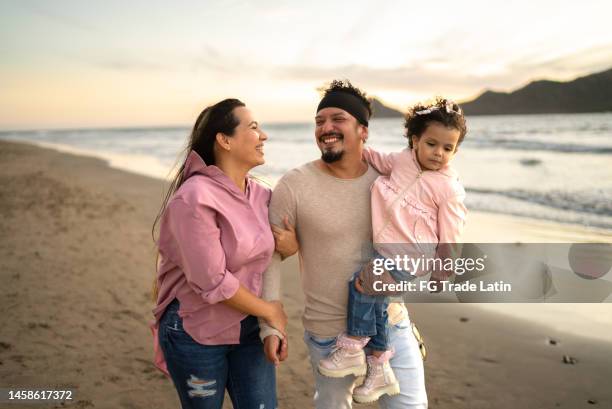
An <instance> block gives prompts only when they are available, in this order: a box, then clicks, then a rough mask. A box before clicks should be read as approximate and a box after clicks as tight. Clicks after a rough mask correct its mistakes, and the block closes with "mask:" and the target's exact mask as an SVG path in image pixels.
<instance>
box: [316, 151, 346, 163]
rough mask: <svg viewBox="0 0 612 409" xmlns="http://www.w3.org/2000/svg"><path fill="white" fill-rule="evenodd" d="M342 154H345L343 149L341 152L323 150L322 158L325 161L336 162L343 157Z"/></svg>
mask: <svg viewBox="0 0 612 409" xmlns="http://www.w3.org/2000/svg"><path fill="white" fill-rule="evenodd" d="M342 155H344V151H343V150H342V151H340V152H334V151H332V150H329V151H323V152H321V159H322V160H323V162H325V163H334V162H338V161H339V160H340V159H342Z"/></svg>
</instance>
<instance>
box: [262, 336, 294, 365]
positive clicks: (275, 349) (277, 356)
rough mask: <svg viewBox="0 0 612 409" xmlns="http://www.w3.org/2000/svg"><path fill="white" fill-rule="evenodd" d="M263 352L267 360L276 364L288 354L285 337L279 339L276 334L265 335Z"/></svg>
mask: <svg viewBox="0 0 612 409" xmlns="http://www.w3.org/2000/svg"><path fill="white" fill-rule="evenodd" d="M264 352H265V354H266V358H267V359H268V361H270V362H272V363H273V364H274V365H275V366H278V365H279V364H280V363H281V362H282V361H284V360H285V359H287V356H288V355H289V353H288V345H287V337H286V336H285V338H283V339H282V340H281V339H280V338H278V337H277V336H276V335H269V336H267V337H266V339H264Z"/></svg>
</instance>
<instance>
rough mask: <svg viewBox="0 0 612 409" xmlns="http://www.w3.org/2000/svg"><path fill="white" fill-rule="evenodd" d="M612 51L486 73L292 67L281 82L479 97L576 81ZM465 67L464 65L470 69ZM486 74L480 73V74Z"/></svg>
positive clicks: (446, 64)
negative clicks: (344, 83) (345, 82)
mask: <svg viewBox="0 0 612 409" xmlns="http://www.w3.org/2000/svg"><path fill="white" fill-rule="evenodd" d="M611 50H612V47H611V46H610V45H607V46H601V47H593V48H590V49H587V50H582V51H579V52H575V53H571V54H568V55H565V56H561V57H557V58H554V59H549V60H545V61H535V62H532V60H530V59H528V58H521V59H520V60H515V61H510V62H509V63H507V64H502V65H501V66H495V68H494V69H490V70H487V69H486V62H483V64H482V66H481V67H480V68H481V69H478V68H479V67H478V66H474V67H471V68H472V69H470V68H465V69H462V68H456V67H457V66H459V65H460V64H458V63H457V62H456V61H452V60H450V59H446V58H443V57H440V56H434V57H432V58H430V59H426V60H423V61H422V62H419V63H415V64H410V65H403V66H398V67H394V68H372V67H368V66H365V65H341V66H334V67H325V68H322V67H316V66H308V65H293V66H287V67H278V68H277V69H276V75H277V76H278V77H279V78H283V79H291V80H303V81H311V82H320V83H324V82H329V81H330V80H332V79H334V78H340V79H343V78H347V79H350V80H351V81H352V82H353V83H355V84H356V85H358V86H360V87H364V88H365V89H368V90H371V91H370V92H371V93H376V92H381V91H400V92H407V93H420V94H423V93H424V94H432V93H436V92H444V93H445V94H449V95H453V94H454V95H462V96H468V95H476V94H477V93H480V92H482V91H483V90H485V89H496V90H502V91H511V90H513V89H516V88H520V87H522V86H524V85H526V84H527V83H528V82H530V81H532V80H534V79H542V78H549V79H561V80H571V79H573V78H575V77H578V76H582V75H587V74H590V73H593V72H598V71H601V70H605V69H608V68H610V67H612V51H611ZM468 65H469V64H465V65H464V66H468ZM478 72H481V73H480V74H477V73H478Z"/></svg>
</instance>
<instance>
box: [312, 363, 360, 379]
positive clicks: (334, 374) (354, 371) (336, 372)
mask: <svg viewBox="0 0 612 409" xmlns="http://www.w3.org/2000/svg"><path fill="white" fill-rule="evenodd" d="M367 371H368V366H367V365H366V364H363V365H361V366H353V367H351V368H344V369H327V368H324V367H322V366H319V373H320V374H321V375H323V376H327V377H328V378H344V377H345V376H349V375H355V376H365V374H366V372H367Z"/></svg>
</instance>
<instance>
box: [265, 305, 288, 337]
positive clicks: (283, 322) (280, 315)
mask: <svg viewBox="0 0 612 409" xmlns="http://www.w3.org/2000/svg"><path fill="white" fill-rule="evenodd" d="M268 306H269V308H268V309H269V312H268V313H267V314H266V315H265V316H264V317H263V319H264V320H266V322H267V323H268V325H269V326H271V327H272V328H275V329H277V330H278V331H280V332H281V333H282V334H283V337H286V334H285V327H286V326H287V314H285V310H283V304H281V302H280V301H270V302H268Z"/></svg>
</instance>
